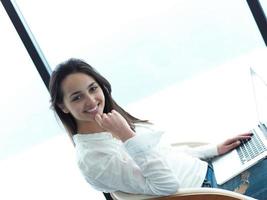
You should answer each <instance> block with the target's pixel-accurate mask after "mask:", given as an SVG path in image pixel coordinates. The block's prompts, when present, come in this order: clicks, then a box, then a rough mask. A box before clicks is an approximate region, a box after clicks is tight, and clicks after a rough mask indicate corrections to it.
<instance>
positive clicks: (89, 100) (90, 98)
mask: <svg viewBox="0 0 267 200" xmlns="http://www.w3.org/2000/svg"><path fill="white" fill-rule="evenodd" d="M85 100H86V104H87V105H91V104H92V103H94V102H95V100H94V96H93V95H91V94H86V98H85Z"/></svg>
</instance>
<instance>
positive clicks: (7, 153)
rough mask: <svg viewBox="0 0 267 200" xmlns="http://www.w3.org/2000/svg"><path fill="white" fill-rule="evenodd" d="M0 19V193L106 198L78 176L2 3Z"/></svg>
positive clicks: (70, 151)
mask: <svg viewBox="0 0 267 200" xmlns="http://www.w3.org/2000/svg"><path fill="white" fill-rule="evenodd" d="M0 24H1V27H4V28H2V29H1V37H0V43H1V46H0V54H1V55H2V56H1V60H0V63H1V75H0V77H1V78H0V81H1V84H0V90H1V99H0V105H1V117H0V121H1V126H0V132H1V134H0V147H1V151H0V177H1V180H0V187H1V194H0V198H1V199H30V200H31V199H32V200H33V199H64V198H66V197H71V198H72V199H76V198H77V199H91V198H92V199H101V198H102V199H104V196H103V194H102V193H97V192H95V191H94V190H92V189H90V187H88V184H87V183H85V181H84V180H83V178H82V177H81V176H80V173H79V171H78V169H77V167H76V164H75V160H74V155H73V153H74V152H73V148H72V147H71V143H70V141H69V139H68V138H66V136H65V134H63V133H62V132H63V129H62V128H61V127H60V126H59V124H58V123H57V122H56V120H55V116H54V114H53V112H52V111H50V110H49V107H50V105H49V94H48V91H47V89H46V88H45V85H44V84H43V81H42V80H41V77H40V76H39V74H38V72H37V70H36V68H35V66H34V65H33V63H32V61H31V59H30V57H29V56H28V54H27V52H26V49H25V48H24V46H23V44H22V42H21V40H20V38H19V37H18V34H17V33H16V31H15V29H14V27H13V25H12V23H11V21H10V20H9V18H8V16H7V14H6V12H5V10H4V9H3V6H2V5H1V6H0ZM90 197H91V198H90Z"/></svg>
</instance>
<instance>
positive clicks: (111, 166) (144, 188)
mask: <svg viewBox="0 0 267 200" xmlns="http://www.w3.org/2000/svg"><path fill="white" fill-rule="evenodd" d="M153 136H154V137H151V134H150V133H147V134H145V133H144V134H138V135H136V136H134V137H132V138H131V139H130V140H128V141H126V142H125V144H124V148H125V149H126V151H127V152H128V154H130V157H129V156H127V155H125V154H126V152H125V151H124V153H122V152H121V149H118V148H116V147H112V148H111V147H108V148H109V151H108V152H105V150H104V148H105V147H103V150H102V152H101V153H100V152H99V151H95V152H94V153H92V151H91V152H90V153H87V154H85V156H83V159H81V160H80V162H79V166H80V169H81V171H82V172H83V174H84V176H85V178H86V179H87V181H88V182H89V183H90V184H91V185H92V186H93V187H95V188H96V189H98V190H101V191H104V192H114V191H123V192H128V193H137V194H151V195H170V194H173V193H176V192H177V189H178V187H179V183H178V180H177V178H176V176H175V175H174V173H173V171H172V170H171V169H170V167H169V166H168V164H167V163H166V161H165V160H164V158H162V156H161V155H160V154H159V153H158V152H157V150H156V149H155V146H156V145H157V142H158V139H156V138H157V134H153ZM140 141H141V142H140ZM144 141H145V142H144ZM89 151H90V149H89V150H88V152H89ZM100 151H101V148H100Z"/></svg>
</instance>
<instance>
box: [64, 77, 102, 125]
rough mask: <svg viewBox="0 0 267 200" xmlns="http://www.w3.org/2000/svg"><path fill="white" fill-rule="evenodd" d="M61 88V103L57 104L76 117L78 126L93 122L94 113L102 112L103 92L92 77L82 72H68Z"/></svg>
mask: <svg viewBox="0 0 267 200" xmlns="http://www.w3.org/2000/svg"><path fill="white" fill-rule="evenodd" d="M61 90H62V92H63V104H62V105H59V106H60V108H61V109H62V110H63V112H65V113H70V114H71V115H72V116H73V117H74V118H75V119H76V122H77V125H78V127H79V125H84V124H88V123H89V124H90V123H91V124H92V123H94V124H95V123H96V122H95V115H96V114H97V113H99V114H103V110H104V106H105V97H104V93H103V91H102V89H101V87H100V86H99V85H98V83H97V82H96V81H95V79H94V78H93V77H91V76H89V75H87V74H84V73H74V74H70V75H68V76H67V77H66V78H65V79H64V80H63V81H62V84H61ZM89 124H88V125H89Z"/></svg>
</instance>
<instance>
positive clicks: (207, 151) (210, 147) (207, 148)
mask: <svg viewBox="0 0 267 200" xmlns="http://www.w3.org/2000/svg"><path fill="white" fill-rule="evenodd" d="M175 149H176V150H177V151H183V152H185V153H187V154H190V155H192V156H194V157H197V158H200V159H203V160H208V159H210V158H213V157H215V156H217V155H218V150H217V145H215V144H207V145H202V146H198V147H188V146H181V147H176V148H175Z"/></svg>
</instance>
